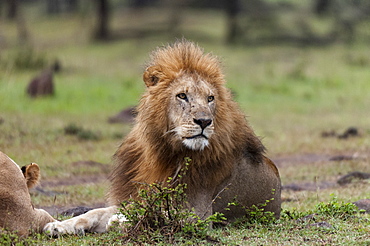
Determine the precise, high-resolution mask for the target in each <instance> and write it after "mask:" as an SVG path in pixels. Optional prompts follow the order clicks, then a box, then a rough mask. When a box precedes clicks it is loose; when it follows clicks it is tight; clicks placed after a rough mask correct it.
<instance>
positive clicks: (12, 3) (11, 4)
mask: <svg viewBox="0 0 370 246" xmlns="http://www.w3.org/2000/svg"><path fill="white" fill-rule="evenodd" d="M17 12H18V0H8V16H7V17H8V19H10V20H15V18H16V17H17Z"/></svg>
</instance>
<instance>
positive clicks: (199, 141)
mask: <svg viewBox="0 0 370 246" xmlns="http://www.w3.org/2000/svg"><path fill="white" fill-rule="evenodd" d="M182 143H183V144H184V145H185V146H186V147H187V148H189V149H192V150H204V148H205V147H207V146H208V144H209V141H208V139H206V138H203V137H198V138H192V139H184V140H183V141H182Z"/></svg>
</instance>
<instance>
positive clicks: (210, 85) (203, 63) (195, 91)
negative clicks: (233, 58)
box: [139, 41, 229, 150]
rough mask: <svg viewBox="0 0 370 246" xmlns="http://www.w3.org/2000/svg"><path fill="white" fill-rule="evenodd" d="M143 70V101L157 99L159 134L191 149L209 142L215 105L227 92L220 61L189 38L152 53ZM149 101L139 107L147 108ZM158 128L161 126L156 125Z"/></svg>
mask: <svg viewBox="0 0 370 246" xmlns="http://www.w3.org/2000/svg"><path fill="white" fill-rule="evenodd" d="M151 58H152V59H151V62H150V63H149V65H148V67H147V69H146V70H145V72H144V76H143V77H144V82H145V84H146V86H147V89H148V95H146V96H144V100H145V101H154V100H152V99H154V98H155V101H157V100H160V102H161V104H163V105H166V106H163V109H165V110H158V109H157V110H156V112H157V115H156V117H160V116H159V114H161V113H162V112H163V113H165V114H166V115H163V117H162V119H163V120H162V123H163V124H166V125H165V126H163V127H162V131H163V130H165V132H163V133H162V134H163V135H164V136H169V137H170V138H171V140H170V141H171V143H172V144H173V145H178V144H179V143H181V144H182V145H183V146H185V147H186V148H188V149H191V150H203V149H204V148H206V147H207V146H209V145H210V142H212V138H213V136H214V133H215V118H216V114H217V113H219V112H217V107H216V105H217V104H218V103H219V102H221V101H224V100H223V98H221V97H220V95H219V94H220V93H219V92H220V91H222V94H223V96H222V97H225V95H228V94H229V93H228V91H227V90H225V88H224V87H223V86H221V85H222V84H223V83H224V78H223V75H222V71H221V68H220V64H219V61H218V59H217V58H216V57H214V56H212V55H211V54H206V55H205V54H204V53H203V50H202V49H201V48H199V47H198V46H196V45H195V44H194V43H191V42H185V41H182V42H177V43H175V44H174V45H172V46H170V47H165V48H163V49H162V48H159V49H157V50H156V51H154V52H153V53H152V56H151ZM150 107H152V105H145V108H144V107H141V109H140V110H139V112H140V111H144V112H147V111H148V109H150ZM158 129H160V128H158Z"/></svg>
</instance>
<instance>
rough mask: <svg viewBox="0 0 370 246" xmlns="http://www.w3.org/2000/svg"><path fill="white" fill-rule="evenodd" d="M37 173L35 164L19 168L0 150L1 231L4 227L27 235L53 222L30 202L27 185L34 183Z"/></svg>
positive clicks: (31, 185) (39, 230)
mask: <svg viewBox="0 0 370 246" xmlns="http://www.w3.org/2000/svg"><path fill="white" fill-rule="evenodd" d="M22 171H23V174H22ZM39 174H40V169H39V167H38V165H37V164H36V163H31V164H30V165H27V166H25V167H22V170H21V169H20V168H19V166H18V165H17V164H16V163H15V162H14V161H13V160H11V159H10V158H9V157H8V156H7V155H5V154H4V153H2V152H0V177H1V178H0V232H1V230H2V229H6V230H9V231H15V232H16V233H17V234H18V235H19V236H26V235H28V234H29V233H30V232H42V229H43V228H44V226H45V225H46V224H47V223H49V222H52V221H54V219H53V218H52V217H51V216H50V215H49V214H48V213H47V212H46V211H44V210H42V209H35V208H34V207H33V205H32V203H31V198H30V195H29V193H28V188H31V187H33V186H34V185H35V184H36V183H37V181H38V179H39Z"/></svg>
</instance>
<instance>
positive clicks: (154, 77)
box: [143, 66, 162, 87]
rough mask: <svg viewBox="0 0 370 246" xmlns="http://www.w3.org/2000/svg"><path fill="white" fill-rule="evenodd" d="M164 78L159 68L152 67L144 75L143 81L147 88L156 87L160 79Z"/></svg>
mask: <svg viewBox="0 0 370 246" xmlns="http://www.w3.org/2000/svg"><path fill="white" fill-rule="evenodd" d="M161 76H162V72H161V71H160V68H159V67H158V66H151V67H148V68H147V69H146V70H145V72H144V74H143V80H144V82H145V84H146V86H147V87H150V86H154V85H156V84H157V83H158V81H159V79H160V78H161Z"/></svg>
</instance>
